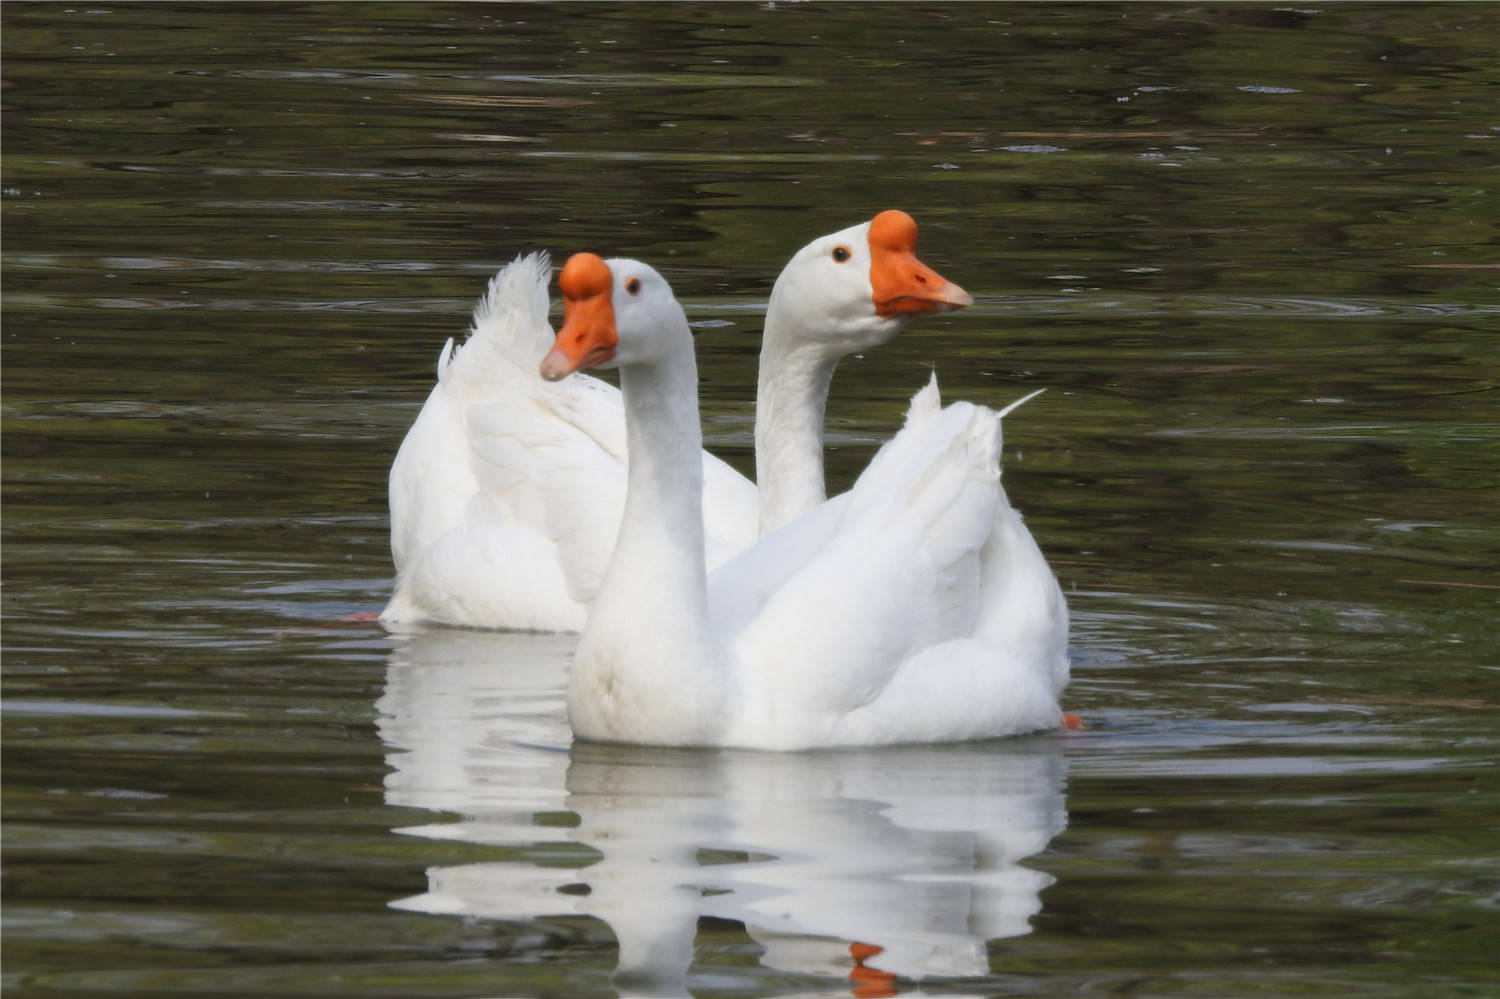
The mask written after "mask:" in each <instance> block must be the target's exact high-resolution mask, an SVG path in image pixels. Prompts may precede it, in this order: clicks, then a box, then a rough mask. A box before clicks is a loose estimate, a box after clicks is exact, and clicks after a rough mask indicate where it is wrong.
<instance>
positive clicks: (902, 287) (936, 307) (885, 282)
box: [870, 209, 974, 318]
mask: <svg viewBox="0 0 1500 999" xmlns="http://www.w3.org/2000/svg"><path fill="white" fill-rule="evenodd" d="M870 287H871V288H872V289H873V293H872V295H871V298H873V299H874V301H875V314H876V315H879V316H884V317H886V318H891V317H894V316H914V315H920V314H922V313H924V312H952V311H953V310H954V309H962V308H963V307H964V306H966V305H972V304H974V299H973V297H972V296H971V295H970V294H969V293H968V292H966V291H964V290H963V289H962V288H960V287H959V286H958V285H956V284H954V283H953V282H952V281H949V280H948V279H947V278H945V277H943V276H942V275H941V274H939V273H938V272H937V271H935V270H933V269H932V268H931V267H928V266H927V265H926V264H924V263H922V261H920V260H918V259H917V223H916V222H915V221H914V220H913V219H912V217H911V216H910V215H908V214H906V213H905V212H903V211H897V210H896V209H891V210H890V211H884V212H881V213H880V214H879V215H877V216H875V220H874V221H873V222H871V223H870Z"/></svg>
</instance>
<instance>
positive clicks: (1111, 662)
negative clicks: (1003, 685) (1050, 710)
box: [0, 2, 1500, 999]
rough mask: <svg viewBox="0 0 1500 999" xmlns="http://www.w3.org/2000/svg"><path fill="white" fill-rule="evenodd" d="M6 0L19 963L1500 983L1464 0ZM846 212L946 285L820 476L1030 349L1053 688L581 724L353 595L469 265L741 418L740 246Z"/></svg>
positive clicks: (1030, 430) (1494, 695)
mask: <svg viewBox="0 0 1500 999" xmlns="http://www.w3.org/2000/svg"><path fill="white" fill-rule="evenodd" d="M0 18H3V34H0V42H3V75H4V78H5V83H6V86H5V89H4V102H5V103H4V117H3V169H0V172H3V177H0V192H3V194H0V211H3V219H0V221H3V229H0V241H3V242H0V254H3V272H0V285H3V287H0V291H3V309H4V312H3V340H0V342H3V416H4V422H3V437H0V447H3V466H0V472H3V481H4V506H3V531H4V551H3V582H4V587H3V612H4V619H3V645H4V648H3V653H4V658H3V665H4V691H3V692H4V700H3V722H4V745H3V750H4V761H3V762H4V769H3V809H4V810H3V819H4V856H3V862H4V880H3V888H4V893H5V894H4V908H3V913H0V918H3V955H0V957H3V970H0V984H3V987H4V989H5V991H6V993H7V994H8V995H16V996H38V997H41V996H53V995H81V996H87V995H112V996H113V995H130V996H158V995H160V996H205V997H207V996H214V997H219V996H259V995H275V996H278V997H285V996H313V995H316V996H343V995H348V996H360V997H362V999H364V997H371V996H445V997H446V996H546V997H549V999H552V997H559V999H560V997H573V996H601V997H602V996H615V995H620V996H672V995H692V996H696V997H700V999H702V997H741V996H744V997H749V996H775V997H789V996H849V995H851V994H852V995H859V996H874V995H890V994H895V995H903V996H913V995H944V996H1012V995H1074V994H1129V995H1173V996H1177V995H1196V996H1214V997H1218V996H1312V995H1326V994H1357V995H1361V996H1440V995H1441V996H1450V995H1452V996H1462V995H1493V994H1495V993H1496V992H1497V991H1500V964H1497V956H1496V955H1497V950H1496V945H1495V941H1496V940H1497V939H1500V917H1497V905H1496V899H1497V897H1500V892H1497V889H1500V864H1497V860H1496V857H1497V853H1500V849H1497V846H1500V844H1497V835H1496V820H1497V818H1500V798H1497V781H1496V779H1495V763H1496V757H1497V752H1496V750H1497V744H1500V731H1497V711H1496V708H1497V704H1500V690H1497V677H1496V668H1497V666H1500V625H1497V623H1496V621H1497V619H1500V615H1497V611H1500V573H1497V571H1496V567H1497V566H1500V527H1497V523H1496V514H1495V509H1496V507H1497V501H1500V445H1497V439H1500V389H1497V382H1500V334H1497V331H1500V288H1497V285H1500V269H1497V265H1496V261H1497V255H1496V253H1495V224H1496V217H1497V210H1496V204H1497V199H1496V193H1495V178H1496V176H1497V175H1500V174H1497V171H1496V167H1497V165H1500V115H1497V113H1496V106H1495V102H1494V94H1495V90H1496V85H1497V83H1500V62H1497V59H1496V56H1495V39H1496V37H1497V35H1500V9H1497V8H1496V6H1495V5H1493V4H1387V5H1372V4H1326V5H1322V6H1320V7H1318V8H1313V7H1310V6H1309V7H1299V8H1291V7H1272V6H1263V5H1220V6H1201V5H1171V6H1158V5H1149V4H1130V5H1115V4H1087V5H1043V4H1028V5H1021V4H1013V5H1012V4H966V5H958V4H955V5H938V4H931V5H921V6H917V5H884V6H879V5H863V4H851V5H836V6H833V5H821V4H739V5H691V6H689V5H639V6H611V5H566V6H513V5H507V4H501V5H474V6H464V5H443V4H422V5H410V6H408V5H401V4H380V5H374V4H344V5H318V4H314V5H298V6H269V5H247V6H238V5H165V4H159V5H158V4H153V5H141V6H129V5H127V6H120V5H113V4H101V5H92V6H86V5H77V6H70V5H65V4H26V3H14V2H12V3H7V4H5V5H4V7H3V9H0ZM888 207H901V208H904V209H906V210H907V211H909V212H911V213H912V214H913V215H914V216H915V217H916V218H917V220H918V222H919V223H920V224H921V227H922V234H921V244H920V249H921V252H922V255H923V257H924V259H927V260H928V261H929V262H930V263H932V264H933V265H934V266H935V267H936V268H937V269H938V270H940V271H941V272H942V273H943V274H945V275H946V276H949V277H951V278H952V279H953V280H955V281H957V282H959V283H960V284H962V285H963V286H964V287H965V288H966V289H968V290H969V291H970V292H972V293H974V294H975V296H976V299H977V301H976V304H975V305H974V306H973V307H972V308H969V309H966V310H964V311H962V312H959V313H955V314H952V315H948V316H943V317H937V318H932V319H928V320H924V321H922V322H920V323H918V324H916V325H914V326H913V327H912V328H911V329H909V330H908V331H907V332H906V333H904V334H903V335H902V336H901V337H900V338H898V339H897V341H895V342H894V343H892V344H891V345H889V346H888V347H886V348H882V349H881V350H880V351H878V352H872V353H870V354H868V355H865V356H863V357H859V358H851V359H850V360H849V361H847V362H846V363H845V365H844V366H842V367H841V368H840V372H839V374H838V376H837V378H836V380H835V383H834V386H833V392H832V397H831V399H830V402H829V434H828V438H829V444H830V450H829V452H828V463H829V478H830V484H831V485H832V486H834V487H836V488H837V487H841V486H845V485H847V484H848V483H849V482H851V481H852V479H853V477H854V476H855V475H856V474H857V472H858V470H859V469H860V468H861V467H862V466H863V464H864V462H865V461H866V460H868V458H869V456H870V455H871V454H872V453H873V451H874V449H875V448H876V446H878V444H879V442H880V441H881V440H883V439H884V438H885V437H886V436H888V435H889V434H890V433H891V432H892V431H893V429H894V428H895V427H896V426H897V425H898V424H899V420H900V416H901V413H902V411H903V410H904V408H905V405H906V402H907V399H908V398H909V397H910V395H911V394H912V392H914V391H915V390H916V389H917V388H918V387H919V386H920V385H921V384H922V383H923V382H924V381H925V380H926V378H927V374H928V372H929V371H930V370H934V369H935V370H936V371H937V374H938V376H939V378H940V380H941V383H942V385H943V388H944V392H945V394H946V395H947V396H948V397H949V398H968V399H973V400H976V401H981V402H986V403H989V404H992V405H1002V404H1004V403H1006V402H1009V401H1010V400H1012V399H1014V398H1017V397H1019V396H1020V395H1023V394H1025V393H1026V392H1028V391H1031V390H1032V389H1035V388H1041V387H1045V388H1047V389H1048V392H1047V393H1046V394H1045V395H1043V396H1041V397H1040V398H1039V399H1036V400H1034V401H1032V402H1031V403H1028V404H1027V406H1026V407H1025V408H1024V409H1022V410H1020V411H1018V412H1017V413H1016V414H1015V415H1014V416H1013V417H1011V418H1009V419H1008V420H1007V421H1006V428H1005V429H1006V444H1007V447H1006V471H1005V476H1006V483H1007V489H1008V491H1009V493H1010V495H1011V498H1012V500H1013V502H1014V503H1015V504H1016V505H1017V506H1018V507H1019V508H1020V509H1021V510H1022V511H1023V512H1024V513H1025V515H1026V517H1027V522H1028V524H1030V526H1031V528H1032V531H1033V533H1034V534H1035V536H1036V537H1037V539H1038V541H1039V543H1040V544H1041V546H1042V548H1043V550H1044V551H1045V552H1046V553H1047V555H1048V557H1049V559H1050V561H1051V563H1052V565H1053V568H1054V570H1055V571H1056V573H1057V575H1058V578H1059V580H1060V581H1061V583H1062V585H1063V587H1064V589H1065V591H1066V592H1067V594H1068V598H1069V601H1070V606H1071V608H1072V612H1073V622H1072V623H1073V641H1072V656H1073V663H1074V670H1073V675H1074V680H1073V684H1072V686H1071V687H1070V688H1069V690H1068V691H1067V693H1066V695H1065V705H1066V707H1067V708H1068V710H1070V711H1075V712H1077V713H1079V714H1081V715H1082V716H1083V717H1084V718H1085V719H1086V721H1087V723H1088V728H1087V729H1085V730H1084V731H1082V732H1076V733H1070V734H1066V735H1058V736H1044V737H1036V738H1030V739H1021V740H1012V741H1007V742H1002V743H996V744H983V745H977V746H956V747H940V748H926V749H913V750H890V751H882V752H861V753H823V754H803V755H793V756H786V757H783V756H774V755H772V756H767V755H761V754H745V753H696V752H662V751H642V750H628V749H620V748H601V747H594V746H572V745H571V744H570V738H569V735H568V731H567V727H566V719H565V717H564V714H563V708H562V689H563V686H562V685H563V675H564V670H565V669H566V663H567V660H568V656H569V654H570V645H569V641H568V640H567V639H566V638H557V637H547V636H524V635H520V636H518V635H498V634H485V633H479V632H464V631H453V630H441V629H434V630H427V631H416V632H412V633H407V634H387V633H385V632H384V631H382V630H381V629H380V628H379V627H377V626H374V625H370V624H358V623H348V622H347V621H346V620H345V619H346V618H347V617H348V616H349V615H351V614H353V613H355V612H362V611H375V610H378V609H379V608H380V607H381V606H382V604H383V602H384V599H385V597H386V596H387V594H388V590H389V584H390V564H389V548H388V538H387V535H386V531H387V522H386V515H385V477H386V473H387V470H388V467H389V463H390V460H391V458H392V457H393V456H394V453H395V449H396V447H397V445H398V444H399V442H400V439H401V436H402V434H403V433H404V432H405V429H406V427H407V426H408V425H409V424H410V421H411V419H412V418H413V417H414V416H415V414H416V411H417V409H418V407H419V406H420V404H421V402H422V400H423V398H424V397H425V395H426V392H427V390H428V388H429V386H430V384H431V380H432V377H433V367H434V362H435V360H436V358H437V354H438V350H439V349H440V348H441V346H442V344H443V341H444V340H445V339H446V338H447V337H448V336H451V335H455V334H458V333H461V332H462V330H463V329H464V327H465V323H466V321H467V314H468V312H469V309H470V308H471V307H472V303H473V300H474V298H475V297H476V296H477V295H478V294H479V293H480V292H481V291H482V290H483V287H484V283H485V280H486V279H487V278H488V276H489V275H490V274H492V273H493V272H494V270H495V269H496V268H497V267H498V266H500V265H501V264H503V263H504V262H506V261H508V260H509V259H511V258H512V257H513V256H514V255H515V254H516V253H518V252H523V251H528V250H532V249H538V248H540V249H548V250H551V251H552V252H553V253H554V254H555V255H557V256H559V257H561V256H562V255H565V254H567V253H570V252H573V251H575V250H582V249H591V250H595V251H597V252H601V253H605V254H609V255H614V254H619V255H630V256H638V257H640V258H642V259H645V260H647V261H648V262H651V263H653V264H655V265H656V266H658V267H659V268H660V269H661V270H662V271H663V272H664V273H666V274H667V276H668V278H669V279H670V280H671V281H672V283H673V286H674V288H675V289H676V291H677V293H678V296H679V298H681V300H682V301H683V302H684V303H685V305H686V307H687V311H688V314H689V317H690V319H692V320H693V321H694V322H695V323H697V324H698V329H699V338H698V341H699V355H700V363H701V366H702V370H703V385H702V401H703V411H704V419H705V427H706V431H707V437H708V440H709V443H710V446H711V447H712V448H713V449H715V450H716V451H717V452H718V453H720V454H722V455H723V456H725V457H726V458H728V459H729V460H731V461H732V462H734V463H736V464H737V465H738V466H739V467H741V468H744V469H746V470H748V468H749V458H750V448H751V426H752V423H753V419H754V408H753V406H754V400H753V392H754V365H755V354H756V351H757V349H758V338H759V332H760V324H761V322H762V319H763V315H764V309H765V301H766V297H767V294H768V292H769V287H770V283H771V281H772V279H773V278H774V276H775V274H776V273H777V271H778V270H779V269H780V267H781V266H782V264H783V263H784V262H785V260H786V258H787V257H788V256H789V255H790V254H791V253H792V251H794V250H795V249H796V248H797V247H799V246H800V245H802V244H803V243H804V242H806V241H807V240H809V239H811V238H812V237H814V236H816V235H819V234H821V233H824V232H828V231H832V230H834V229H838V228H843V227H844V226H847V225H850V224H853V223H855V222H857V221H860V220H862V219H864V218H867V217H869V216H870V215H872V214H873V213H874V212H875V211H878V210H880V209H883V208H888ZM853 943H862V944H868V945H871V946H878V947H881V948H884V951H883V954H882V955H879V956H877V957H874V958H871V959H869V961H868V963H869V965H870V966H871V968H875V969H879V968H881V967H882V966H883V967H884V968H885V969H886V971H888V972H889V974H890V975H892V976H894V977H887V976H885V975H873V976H872V975H865V976H863V977H861V976H860V972H859V969H857V968H855V967H854V964H853V961H852V958H851V956H850V951H849V947H850V945H851V944H853ZM851 975H853V976H854V977H851Z"/></svg>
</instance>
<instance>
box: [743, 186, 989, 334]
mask: <svg viewBox="0 0 1500 999" xmlns="http://www.w3.org/2000/svg"><path fill="white" fill-rule="evenodd" d="M973 301H974V299H973V298H972V297H970V295H969V293H968V292H966V291H964V290H963V289H962V288H960V287H959V286H958V285H956V284H954V283H953V282H952V281H949V280H948V279H947V278H945V277H943V276H942V275H940V274H938V273H937V272H936V271H934V270H933V269H932V268H931V267H928V266H927V265H926V264H924V263H922V261H921V260H919V259H917V223H916V221H915V220H913V219H912V217H911V216H910V215H908V214H906V213H905V212H903V211H899V210H896V209H891V210H889V211H884V212H881V213H880V214H879V215H876V216H875V217H874V218H873V219H871V220H870V221H868V222H863V223H860V224H859V225H855V226H850V227H849V228H847V229H843V230H840V231H839V232H835V233H832V234H830V235H827V236H823V237H821V238H819V239H815V240H813V241H812V242H811V243H808V244H807V245H806V246H804V247H803V248H802V249H800V250H798V251H797V253H796V254H795V255H794V256H793V257H792V259H791V260H790V261H789V262H788V263H787V265H786V267H785V268H784V269H783V270H782V272H781V276H780V277H778V278H777V279H776V286H775V288H774V289H773V290H772V292H771V305H770V313H769V314H768V315H767V318H766V337H767V339H768V340H773V341H774V340H783V341H786V342H784V343H782V344H779V346H781V347H783V348H791V347H794V346H800V345H803V344H806V345H810V346H813V347H814V348H816V349H818V350H820V351H821V352H823V353H826V354H828V355H830V356H838V355H843V354H847V353H850V352H852V351H855V350H860V349H863V348H866V347H873V346H877V345H879V344H882V343H885V342H886V341H887V340H889V339H890V338H891V337H893V336H895V335H896V333H897V332H899V331H900V329H901V327H902V326H904V325H905V324H906V321H907V320H908V319H910V318H911V317H912V316H917V315H922V314H924V313H932V312H952V311H953V310H955V309H961V308H963V307H964V306H966V305H969V304H971V303H972V302H973Z"/></svg>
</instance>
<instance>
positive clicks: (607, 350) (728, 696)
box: [540, 254, 1066, 750]
mask: <svg viewBox="0 0 1500 999" xmlns="http://www.w3.org/2000/svg"><path fill="white" fill-rule="evenodd" d="M559 285H560V287H561V289H562V293H563V299H564V307H565V312H564V319H563V325H562V328H561V329H560V330H559V331H558V333H557V337H556V339H555V341H554V344H553V346H552V349H551V350H549V351H548V352H547V354H546V356H545V357H544V358H543V359H542V361H541V364H540V370H541V373H542V375H543V377H545V378H547V379H549V380H564V381H565V380H566V379H567V378H569V377H570V376H573V377H576V375H575V372H578V371H581V370H583V369H585V368H589V367H599V366H609V367H615V368H618V370H619V373H620V389H621V392H622V394H623V398H624V405H625V422H626V434H627V438H628V447H629V455H630V460H629V464H628V470H627V475H628V481H627V489H626V500H625V509H624V514H623V516H622V518H621V521H620V525H619V535H618V539H617V541H616V544H615V547H614V550H613V552H612V554H611V557H610V561H609V567H608V569H607V570H606V571H605V575H604V579H603V581H602V583H601V584H600V587H599V591H598V593H597V594H596V596H595V598H594V601H593V603H592V605H591V607H590V609H589V615H588V620H587V623H586V624H585V626H584V628H583V632H582V635H581V636H580V639H579V646H578V651H577V654H576V656H575V658H574V662H573V665H572V668H571V670H570V672H569V684H568V716H569V721H570V723H571V725H572V727H573V731H574V734H575V735H576V736H577V737H579V738H582V739H592V740H603V741H614V742H628V743H640V744H655V745H680V746H740V747H747V748H755V749H769V750H796V749H810V748H819V747H832V746H865V745H880V744H887V743H913V742H948V741H960V740H968V739H977V738H988V737H995V736H1004V735H1011V734H1016V733H1020V732H1029V731H1036V730H1039V729H1046V728H1055V727H1057V726H1058V725H1060V724H1061V720H1062V715H1061V712H1060V710H1059V708H1058V705H1057V693H1058V690H1059V689H1060V684H1059V682H1058V670H1059V668H1060V665H1059V663H1058V662H1057V661H1056V658H1055V655H1054V653H1055V652H1056V651H1057V650H1053V649H1051V648H1049V647H1047V646H1045V645H1039V646H1035V647H1029V648H1021V647H1016V646H1015V645H1013V644H1012V643H1011V642H1009V641H1008V640H1007V639H1005V638H1004V637H998V636H995V635H992V634H990V633H989V631H988V627H987V620H986V618H985V615H984V614H982V613H981V611H982V604H983V602H984V600H985V594H984V584H985V582H986V577H987V575H988V574H987V571H986V566H985V564H984V563H985V550H986V546H987V544H988V542H989V540H990V536H991V534H992V532H993V528H994V525H995V524H996V522H997V519H998V518H1000V516H1001V511H1002V510H1003V509H1007V508H1008V505H1009V504H1008V503H1007V501H1006V498H1005V494H1004V490H1003V489H1001V487H1000V480H999V457H1000V445H1001V435H1000V414H998V413H996V412H994V411H992V410H989V409H985V408H984V407H980V406H973V405H970V404H967V403H957V404H954V405H951V406H948V407H941V406H939V405H938V403H937V399H936V389H935V387H933V386H930V387H929V388H928V389H924V390H923V391H922V392H921V393H918V397H917V399H916V400H914V401H913V405H912V410H911V412H910V413H909V415H908V419H907V422H906V425H905V427H903V429H902V431H901V433H899V434H898V435H897V436H896V437H895V438H894V439H893V440H891V441H890V442H889V443H887V444H886V445H885V446H884V447H883V448H882V449H881V450H880V452H879V453H878V454H877V455H876V456H875V458H874V459H873V460H872V461H871V463H870V466H869V467H868V468H867V469H866V470H865V472H864V474H863V475H861V476H860V478H859V480H858V481H857V482H856V483H855V485H854V487H853V488H852V489H851V490H850V491H849V492H848V493H846V494H844V495H843V496H841V497H839V499H837V500H835V501H833V502H830V503H827V504H823V505H822V506H821V507H818V508H817V509H815V510H814V511H812V512H811V513H810V514H807V515H804V516H802V517H798V518H794V519H793V520H792V521H790V522H789V523H788V524H786V525H785V526H784V527H783V528H781V529H780V530H777V531H775V532H773V533H772V534H771V535H769V536H768V537H766V538H764V539H762V540H761V541H760V542H758V543H757V544H755V545H753V546H752V547H751V548H750V549H748V550H747V551H746V552H745V553H743V554H742V555H741V556H740V557H738V558H736V559H733V560H731V561H730V562H729V563H727V564H726V565H724V566H722V567H720V568H719V569H718V570H716V571H715V572H714V573H713V575H712V577H710V576H709V575H708V573H707V571H706V568H705V562H704V542H703V513H702V511H703V505H702V481H703V480H702V472H701V468H702V466H701V462H700V461H699V460H698V454H699V451H700V449H701V444H702V434H701V431H700V429H699V420H698V410H697V366H696V362H695V360H694V356H693V341H692V336H691V333H690V331H689V328H688V324H687V319H686V317H685V315H684V314H683V311H682V308H681V306H680V305H678V303H677V301H676V299H675V297H673V295H672V291H671V288H670V286H669V285H668V284H667V282H666V280H665V279H664V278H663V277H662V276H661V275H660V274H658V273H657V272H656V271H655V270H653V269H652V268H651V267H649V266H648V265H646V264H643V263H641V262H640V261H636V260H627V259H614V260H607V261H606V260H603V259H601V258H599V257H597V256H595V255H593V254H579V255H576V256H574V257H573V258H571V259H570V260H569V261H568V263H567V265H566V266H565V267H564V268H563V271H562V274H561V276H560V278H559ZM829 510H833V511H834V515H830V514H828V513H827V511H829ZM810 533H811V534H812V535H815V536H816V538H817V543H816V544H811V545H810V544H807V543H806V541H807V539H808V537H809V534H810ZM1061 669H1062V671H1063V674H1064V677H1065V674H1066V663H1065V661H1064V662H1063V663H1062V664H1061Z"/></svg>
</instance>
